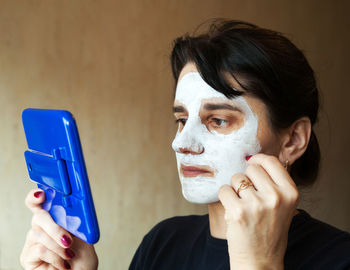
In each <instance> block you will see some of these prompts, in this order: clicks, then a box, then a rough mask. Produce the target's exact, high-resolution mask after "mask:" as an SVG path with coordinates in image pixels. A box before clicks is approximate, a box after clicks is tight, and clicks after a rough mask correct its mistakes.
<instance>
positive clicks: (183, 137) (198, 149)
mask: <svg viewBox="0 0 350 270" xmlns="http://www.w3.org/2000/svg"><path fill="white" fill-rule="evenodd" d="M198 134H199V130H197V129H196V128H195V127H192V128H190V126H186V127H185V128H184V129H183V130H182V131H181V132H178V133H177V134H176V136H175V139H174V141H173V143H172V147H173V149H174V151H175V152H177V153H180V154H191V155H200V154H202V153H203V152H204V147H203V145H202V143H201V142H200V141H199V138H198Z"/></svg>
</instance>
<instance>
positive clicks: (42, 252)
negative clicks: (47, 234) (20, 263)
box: [24, 243, 70, 269]
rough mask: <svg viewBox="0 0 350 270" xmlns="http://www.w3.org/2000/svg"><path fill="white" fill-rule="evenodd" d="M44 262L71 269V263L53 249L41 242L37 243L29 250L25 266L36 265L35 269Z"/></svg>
mask: <svg viewBox="0 0 350 270" xmlns="http://www.w3.org/2000/svg"><path fill="white" fill-rule="evenodd" d="M43 262H46V263H47V264H49V265H52V266H53V267H55V268H57V269H70V264H69V263H68V262H67V261H65V260H64V259H62V258H61V257H60V256H59V255H57V254H56V253H55V252H52V251H51V250H49V249H47V248H46V247H45V246H44V245H42V244H41V243H37V244H35V245H33V246H31V247H30V249H28V250H27V254H26V261H25V262H24V265H25V267H28V268H29V269H31V268H30V267H34V269H40V268H38V267H39V266H41V264H42V263H43ZM46 269H47V268H46Z"/></svg>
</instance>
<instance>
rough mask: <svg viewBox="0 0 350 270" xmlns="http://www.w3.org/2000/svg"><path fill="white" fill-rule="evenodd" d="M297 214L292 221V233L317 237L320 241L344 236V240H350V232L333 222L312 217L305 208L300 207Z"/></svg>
mask: <svg viewBox="0 0 350 270" xmlns="http://www.w3.org/2000/svg"><path fill="white" fill-rule="evenodd" d="M298 210H299V214H297V215H296V216H295V217H294V218H293V220H292V223H291V227H290V234H295V235H298V236H300V237H303V238H304V237H306V238H309V237H317V239H318V241H320V240H321V241H322V240H323V241H325V240H329V239H334V238H335V237H337V238H342V239H344V241H346V242H347V241H350V233H349V232H347V231H344V230H341V229H339V228H337V227H335V226H333V225H331V224H328V223H326V222H324V221H321V220H319V219H317V218H314V217H312V216H311V215H310V214H309V213H308V212H306V211H305V210H303V209H298Z"/></svg>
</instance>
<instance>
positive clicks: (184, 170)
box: [180, 164, 214, 177]
mask: <svg viewBox="0 0 350 270" xmlns="http://www.w3.org/2000/svg"><path fill="white" fill-rule="evenodd" d="M180 172H181V174H182V175H183V176H184V177H196V176H199V175H200V176H204V177H213V176H214V172H213V171H212V170H211V169H210V167H208V166H185V165H183V164H181V168H180Z"/></svg>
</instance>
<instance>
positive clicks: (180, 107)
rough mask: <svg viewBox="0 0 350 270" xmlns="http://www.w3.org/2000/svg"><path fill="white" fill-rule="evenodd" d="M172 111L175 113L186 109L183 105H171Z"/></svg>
mask: <svg viewBox="0 0 350 270" xmlns="http://www.w3.org/2000/svg"><path fill="white" fill-rule="evenodd" d="M173 112H174V113H177V112H186V109H185V107H184V106H181V105H176V106H174V107H173Z"/></svg>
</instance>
